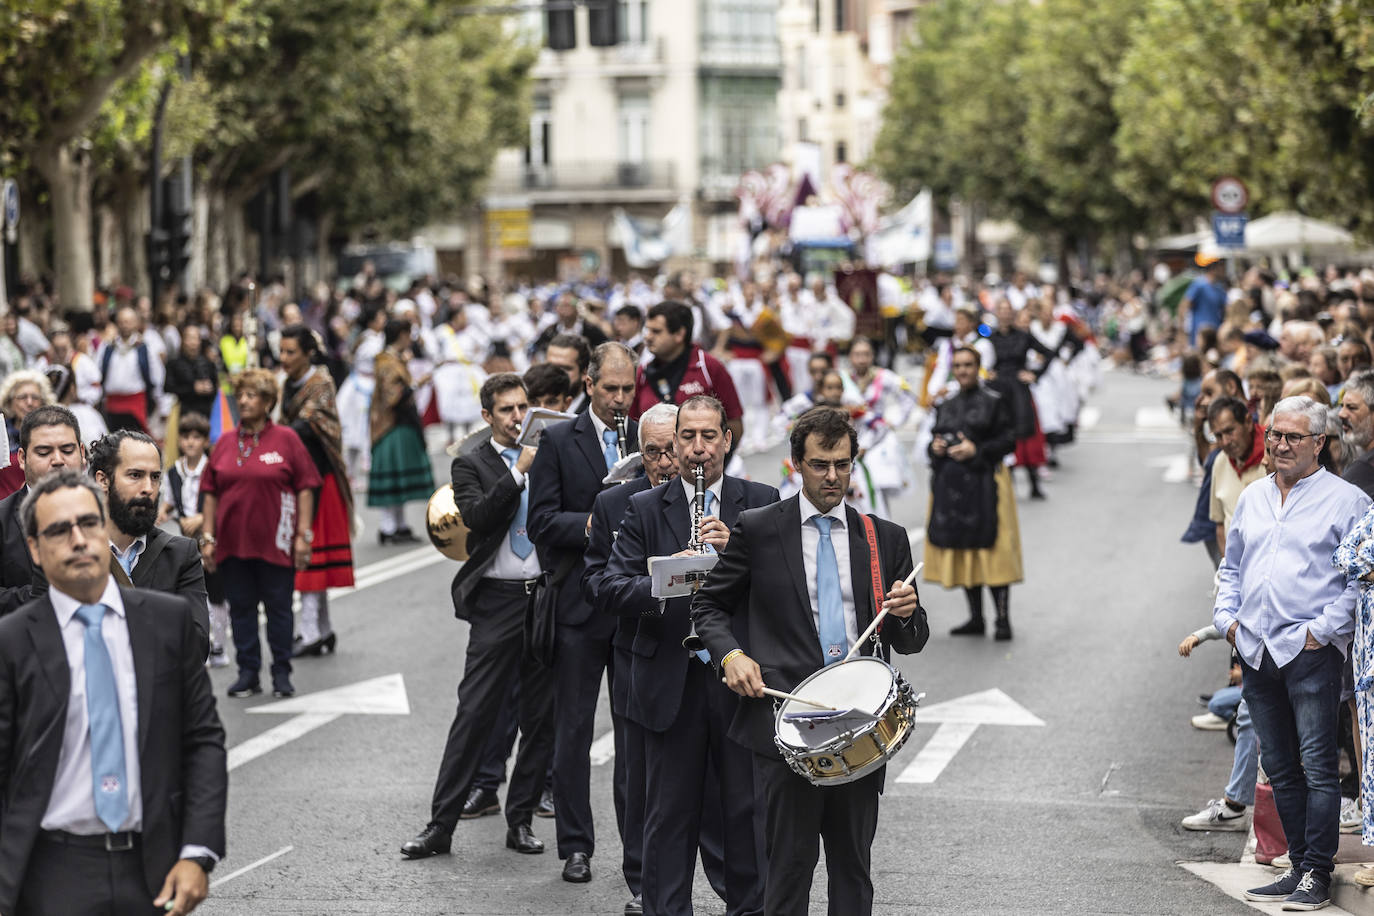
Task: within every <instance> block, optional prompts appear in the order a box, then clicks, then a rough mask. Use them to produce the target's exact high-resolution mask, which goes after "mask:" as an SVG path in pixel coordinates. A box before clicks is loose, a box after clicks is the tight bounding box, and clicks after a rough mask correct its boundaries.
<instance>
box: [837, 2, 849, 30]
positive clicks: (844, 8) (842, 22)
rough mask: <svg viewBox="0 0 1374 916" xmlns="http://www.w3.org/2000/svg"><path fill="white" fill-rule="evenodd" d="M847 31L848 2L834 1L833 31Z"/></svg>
mask: <svg viewBox="0 0 1374 916" xmlns="http://www.w3.org/2000/svg"><path fill="white" fill-rule="evenodd" d="M848 29H849V0H835V31H837V32H844V31H848Z"/></svg>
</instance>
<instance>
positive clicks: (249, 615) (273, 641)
mask: <svg viewBox="0 0 1374 916" xmlns="http://www.w3.org/2000/svg"><path fill="white" fill-rule="evenodd" d="M220 569H221V570H223V572H224V592H225V596H226V597H227V598H228V599H229V621H230V623H232V624H233V627H234V652H235V653H236V655H237V659H236V660H237V662H238V666H239V671H252V672H253V673H254V674H256V673H257V672H259V671H261V670H262V643H260V642H259V641H258V604H259V603H261V604H262V607H263V610H264V611H265V612H266V615H267V646H268V648H270V649H271V650H272V674H274V675H277V674H290V673H291V637H292V634H293V632H294V630H295V626H296V621H295V618H294V617H293V616H292V614H291V596H292V594H293V593H294V592H295V590H296V571H295V570H294V569H292V568H291V567H290V566H277V565H276V564H275V563H268V562H267V561H266V560H241V559H239V558H238V557H225V558H224V561H223V562H222V563H220Z"/></svg>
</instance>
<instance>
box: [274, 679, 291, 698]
mask: <svg viewBox="0 0 1374 916" xmlns="http://www.w3.org/2000/svg"><path fill="white" fill-rule="evenodd" d="M295 695H296V688H295V687H292V686H291V678H290V677H289V676H287V675H285V674H274V675H272V696H274V697H276V698H277V699H279V700H285V699H287V698H289V697H294V696H295Z"/></svg>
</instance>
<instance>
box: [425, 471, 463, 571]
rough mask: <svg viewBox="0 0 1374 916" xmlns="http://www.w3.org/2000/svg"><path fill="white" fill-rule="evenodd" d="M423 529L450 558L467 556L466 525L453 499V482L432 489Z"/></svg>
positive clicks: (430, 539)
mask: <svg viewBox="0 0 1374 916" xmlns="http://www.w3.org/2000/svg"><path fill="white" fill-rule="evenodd" d="M425 529H426V530H427V531H428V532H429V542H430V543H431V544H433V545H434V549H436V550H438V551H439V552H440V553H442V554H443V555H444V556H446V557H448V558H449V559H450V560H459V561H462V560H466V559H467V558H468V526H467V525H465V524H463V514H462V513H461V512H459V511H458V503H457V502H455V501H454V499H453V484H451V483H446V484H444V485H443V486H442V487H440V488H439V489H437V490H435V491H434V495H433V496H431V497H430V498H429V506H428V507H427V508H426V509H425Z"/></svg>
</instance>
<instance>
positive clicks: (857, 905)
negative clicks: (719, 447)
mask: <svg viewBox="0 0 1374 916" xmlns="http://www.w3.org/2000/svg"><path fill="white" fill-rule="evenodd" d="M791 445H792V462H793V464H794V465H795V466H796V467H797V468H799V469H800V471H801V475H802V491H801V493H799V494H797V495H796V496H793V497H792V498H790V499H786V500H783V501H782V502H780V503H776V504H774V505H771V506H767V507H764V508H760V509H752V510H748V511H746V512H743V513H741V514H740V517H739V520H738V521H737V522H736V524H735V527H734V529H733V530H732V531H731V533H730V540H729V543H728V544H727V545H726V547H725V549H724V550H722V551H721V556H720V561H719V563H718V564H717V565H716V567H715V569H713V570H712V571H711V575H710V577H709V578H708V579H707V581H706V584H705V585H703V586H702V588H701V590H700V591H699V592H697V595H696V598H695V599H694V600H693V602H692V618H693V620H694V621H695V623H696V628H697V633H698V635H699V636H700V637H701V638H702V640H703V641H704V642H705V643H706V647H707V649H708V650H710V653H711V657H712V658H713V659H720V660H721V661H720V664H719V667H720V670H721V672H722V674H723V675H724V678H725V682H726V684H727V685H728V686H729V687H730V689H731V690H733V691H735V693H737V694H739V695H740V696H742V697H744V698H745V699H743V700H741V702H740V704H739V709H738V712H737V713H736V714H735V719H734V722H733V723H732V724H731V726H730V730H729V736H730V738H731V739H733V740H734V741H736V742H738V743H739V744H742V745H744V746H745V747H747V748H749V749H750V750H752V751H753V752H754V773H755V781H756V784H757V785H758V787H759V789H760V791H761V792H762V793H763V794H764V797H765V800H766V804H767V824H766V844H767V851H768V874H767V883H766V886H765V890H764V912H765V913H766V914H768V916H793V914H795V916H804V914H805V913H806V912H807V907H808V902H809V900H810V895H811V879H812V876H813V874H814V872H815V869H816V861H817V858H818V855H819V842H818V840H824V841H825V859H826V869H827V871H828V872H829V878H830V880H829V895H830V907H829V912H830V914H831V916H839V914H841V913H843V914H860V916H862V914H867V913H871V912H872V909H873V881H872V879H871V878H870V876H869V848H870V846H871V845H872V843H873V835H874V832H875V831H876V829H877V825H878V795H879V793H880V792H881V791H882V786H883V777H884V774H885V773H886V768H882V769H879V770H877V771H875V772H873V773H871V774H869V775H868V776H865V777H863V778H862V779H858V780H856V781H854V782H851V783H847V784H845V785H840V786H831V787H818V786H814V785H812V784H811V783H810V782H808V781H807V780H806V779H804V778H803V777H801V776H799V775H797V774H796V773H794V772H793V771H792V769H791V768H790V767H789V766H788V765H787V764H786V763H785V762H784V761H783V760H782V759H781V757H780V756H779V754H778V750H777V747H776V745H775V744H774V743H773V737H774V733H775V729H774V714H773V702H772V700H769V699H765V698H764V692H763V689H764V687H765V686H767V687H768V688H770V689H773V690H783V691H791V690H792V689H793V688H795V687H796V685H797V684H798V683H800V682H801V681H803V680H805V679H806V678H807V677H809V676H810V675H811V674H812V673H813V672H815V671H816V670H818V669H819V668H821V667H823V666H824V665H827V664H831V663H835V662H841V661H842V660H843V659H844V658H845V655H846V654H847V653H848V651H849V649H850V648H852V647H853V646H854V644H855V643H857V642H858V641H859V636H860V634H861V633H863V632H864V631H865V629H866V628H867V627H868V625H869V624H870V623H871V622H872V621H873V619H874V613H875V610H876V609H875V608H874V606H873V605H874V600H873V591H874V588H873V575H872V568H871V556H870V551H869V546H868V543H867V538H866V535H865V527H864V524H863V521H862V518H861V516H860V515H859V513H858V512H856V511H854V510H853V509H851V508H849V507H847V506H846V505H845V504H844V494H845V493H846V492H847V491H848V489H849V478H850V473H851V470H852V468H853V462H854V456H855V454H856V453H857V451H858V439H857V436H856V435H855V432H854V429H853V427H851V426H850V424H849V420H848V417H847V416H846V415H845V414H844V412H843V411H840V410H836V409H834V408H828V407H818V408H815V409H813V410H810V411H808V412H807V413H805V414H803V415H802V416H801V418H800V419H799V420H798V421H797V423H796V425H795V426H794V427H793V428H792V437H791ZM873 522H874V525H875V528H876V532H875V533H876V540H877V546H878V555H879V556H878V559H879V561H880V571H881V572H880V575H881V581H883V582H890V583H892V585H891V587H890V588H889V590H888V591H887V593H886V595H884V596H883V607H884V608H885V609H886V610H887V614H888V617H887V618H885V619H884V620H883V623H882V626H881V627H880V629H879V631H878V637H877V643H878V645H877V649H878V651H880V652H881V653H882V654H883V655H884V656H885V655H886V654H887V651H888V649H893V650H896V651H897V652H901V653H904V654H909V653H913V652H919V651H920V650H921V648H922V647H923V646H924V645H925V643H926V640H927V639H928V638H929V636H930V628H929V626H928V625H927V622H926V615H925V611H924V609H922V608H921V605H920V599H919V598H918V596H917V594H916V590H915V589H914V588H913V587H912V586H910V585H908V584H904V583H903V581H902V580H903V579H904V578H906V577H907V574H908V573H910V572H911V569H912V560H911V545H910V542H909V541H908V539H907V533H906V531H905V530H904V529H903V528H901V527H900V526H899V525H894V524H892V523H891V522H888V521H884V520H882V519H873ZM746 595H747V596H748V598H747V601H746V600H745V599H744V596H746ZM741 646H748V647H749V653H750V654H748V655H746V654H745V653H744V651H743V650H742V648H741ZM874 649H875V646H874V644H873V643H872V642H869V643H868V644H866V645H863V646H861V647H860V650H859V651H860V653H862V654H864V655H871V654H873V652H874Z"/></svg>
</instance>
